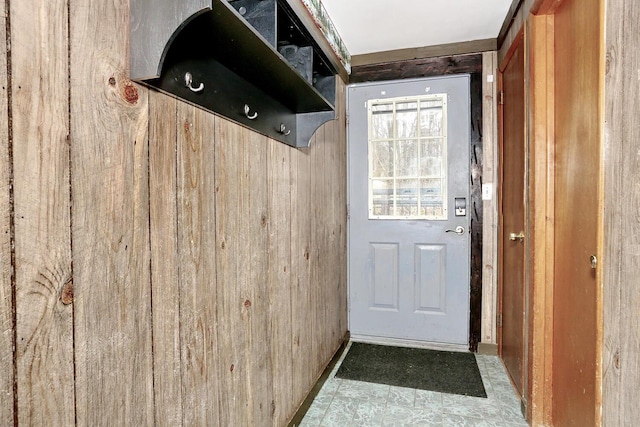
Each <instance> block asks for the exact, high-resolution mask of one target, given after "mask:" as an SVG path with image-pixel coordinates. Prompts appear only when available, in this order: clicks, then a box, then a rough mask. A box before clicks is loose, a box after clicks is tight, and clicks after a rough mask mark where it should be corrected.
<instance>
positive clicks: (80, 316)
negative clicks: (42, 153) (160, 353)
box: [70, 0, 154, 426]
mask: <svg viewBox="0 0 640 427" xmlns="http://www.w3.org/2000/svg"><path fill="white" fill-rule="evenodd" d="M128 26H129V2H128V1H127V0H116V1H110V2H104V1H95V0H90V1H84V0H83V1H77V0H72V1H70V34H71V39H70V64H71V68H70V84H71V87H70V89H71V108H70V112H71V141H70V144H71V183H72V187H71V193H72V200H73V202H72V209H71V211H72V229H71V231H72V242H73V253H72V260H73V282H74V298H75V300H74V301H75V303H74V304H75V305H74V310H75V312H74V323H75V367H76V420H77V423H78V424H79V425H102V424H104V423H105V420H109V423H111V424H114V425H135V426H143V425H151V424H153V420H154V408H153V371H152V342H151V338H152V329H151V298H150V292H151V287H150V247H149V196H148V189H149V185H148V174H149V167H148V159H149V157H148V143H147V142H148V135H147V127H148V108H147V90H145V89H143V88H141V87H139V86H137V85H134V84H132V83H131V82H130V81H129V80H128V79H127V78H126V77H125V76H126V75H127V68H128V58H127V52H128V32H127V31H126V30H125V29H126V28H128Z"/></svg>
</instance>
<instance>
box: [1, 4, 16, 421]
mask: <svg viewBox="0 0 640 427" xmlns="http://www.w3.org/2000/svg"><path fill="white" fill-rule="evenodd" d="M7 16H8V10H7V9H6V3H5V2H0V18H2V19H0V34H7V20H6V17H7ZM8 42H9V40H4V41H2V42H0V87H1V88H2V91H0V115H1V117H3V119H2V120H0V140H1V141H2V145H0V396H2V398H1V399H0V425H3V426H7V425H11V424H12V423H13V420H14V418H13V416H14V403H15V399H14V387H13V385H14V375H15V369H16V365H15V363H14V350H13V348H14V338H15V328H14V323H15V320H14V317H15V314H14V310H15V296H14V295H15V293H14V292H13V278H14V277H13V265H12V256H13V254H12V250H11V244H12V240H13V239H12V235H13V226H12V220H11V218H12V215H13V201H12V197H13V192H12V189H11V174H12V162H11V156H12V155H13V152H12V146H11V140H10V138H9V137H10V134H9V121H10V115H9V88H10V86H9V83H10V79H9V75H8V67H7V47H8V45H9V43H8Z"/></svg>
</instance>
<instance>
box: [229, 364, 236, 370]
mask: <svg viewBox="0 0 640 427" xmlns="http://www.w3.org/2000/svg"><path fill="white" fill-rule="evenodd" d="M234 369H236V365H234V364H233V363H232V364H231V367H230V368H229V372H233V370H234Z"/></svg>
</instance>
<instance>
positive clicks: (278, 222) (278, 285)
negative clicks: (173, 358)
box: [267, 140, 297, 425]
mask: <svg viewBox="0 0 640 427" xmlns="http://www.w3.org/2000/svg"><path fill="white" fill-rule="evenodd" d="M268 156H269V157H268V161H267V164H268V165H269V170H268V178H267V185H268V204H269V210H268V212H269V213H268V218H269V224H268V226H269V247H268V254H269V262H268V265H269V276H268V279H267V283H268V284H269V300H268V301H267V302H268V307H269V310H268V315H269V316H268V325H269V334H268V336H269V344H270V360H271V366H270V367H269V368H270V370H271V371H272V372H273V374H274V375H273V398H274V404H273V405H274V406H273V408H272V410H273V411H274V413H273V423H274V425H283V424H284V423H286V422H287V420H288V418H289V416H290V415H291V414H292V413H293V412H294V410H295V405H296V403H297V402H293V382H294V378H293V359H292V354H293V353H292V350H293V349H292V338H293V333H292V331H293V325H292V322H294V321H295V319H292V317H291V310H292V308H291V296H292V292H291V282H292V279H293V277H291V223H290V212H291V211H290V209H291V191H290V188H291V182H290V181H291V179H290V168H291V150H290V149H289V148H287V147H286V146H285V145H284V144H281V143H279V142H277V141H274V140H269V141H268Z"/></svg>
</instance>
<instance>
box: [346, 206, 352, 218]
mask: <svg viewBox="0 0 640 427" xmlns="http://www.w3.org/2000/svg"><path fill="white" fill-rule="evenodd" d="M350 219H351V206H350V205H347V220H350Z"/></svg>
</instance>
